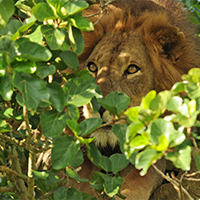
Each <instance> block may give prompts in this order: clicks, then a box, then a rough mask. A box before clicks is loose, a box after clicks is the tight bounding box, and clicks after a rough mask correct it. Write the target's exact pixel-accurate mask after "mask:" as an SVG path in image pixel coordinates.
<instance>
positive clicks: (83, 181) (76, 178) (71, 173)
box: [66, 168, 88, 183]
mask: <svg viewBox="0 0 200 200" xmlns="http://www.w3.org/2000/svg"><path fill="white" fill-rule="evenodd" d="M66 176H69V177H70V178H73V179H75V180H77V181H80V182H82V183H87V182H88V179H86V178H81V177H80V176H79V175H78V174H77V173H75V172H74V171H73V170H71V169H69V168H67V169H66Z"/></svg>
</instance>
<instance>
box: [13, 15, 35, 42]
mask: <svg viewBox="0 0 200 200" xmlns="http://www.w3.org/2000/svg"><path fill="white" fill-rule="evenodd" d="M35 22H36V19H35V17H34V16H31V17H29V18H28V19H26V20H25V21H24V23H23V25H22V26H21V27H19V29H18V30H17V32H16V33H15V34H14V35H13V36H12V37H11V38H10V39H11V40H13V41H15V40H16V39H17V38H18V37H19V36H20V34H22V33H24V32H25V31H27V30H28V29H29V28H30V27H31V26H33V24H35Z"/></svg>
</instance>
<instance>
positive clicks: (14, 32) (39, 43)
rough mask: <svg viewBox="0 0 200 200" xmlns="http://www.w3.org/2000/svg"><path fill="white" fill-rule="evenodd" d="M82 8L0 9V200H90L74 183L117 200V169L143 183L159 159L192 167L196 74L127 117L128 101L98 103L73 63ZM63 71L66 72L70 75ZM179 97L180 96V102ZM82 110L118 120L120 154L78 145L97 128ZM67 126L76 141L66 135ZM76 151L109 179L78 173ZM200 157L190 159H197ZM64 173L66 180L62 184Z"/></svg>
mask: <svg viewBox="0 0 200 200" xmlns="http://www.w3.org/2000/svg"><path fill="white" fill-rule="evenodd" d="M88 6H89V5H88V4H87V3H86V2H85V1H68V0H57V1H54V0H42V1H41V0H29V1H26V0H16V1H15V2H14V1H12V0H10V1H7V0H2V1H0V35H1V37H0V113H1V114H0V138H1V140H0V148H1V149H0V171H1V172H2V173H1V174H0V197H1V198H3V199H4V198H5V199H6V198H7V199H17V198H19V199H20V198H22V197H23V198H25V199H30V200H31V199H35V198H39V197H41V198H43V199H44V198H48V199H63V200H64V199H68V200H69V199H80V200H81V199H95V198H94V197H92V196H91V195H89V194H86V193H82V192H80V191H78V190H76V189H75V188H69V187H68V180H71V179H75V180H76V181H78V182H83V183H90V185H91V187H92V188H95V190H96V191H97V192H99V193H101V192H104V193H105V194H106V195H108V196H110V197H112V196H114V195H115V194H118V195H120V193H119V190H120V186H121V184H122V183H123V181H124V180H123V178H122V177H120V175H119V171H120V170H122V169H123V168H125V167H126V166H127V165H128V164H129V162H130V163H132V164H135V166H136V168H138V169H142V170H141V175H144V174H145V173H146V171H147V169H148V168H149V167H150V166H151V164H152V163H154V162H155V161H156V160H158V159H160V158H161V157H162V156H165V158H166V159H168V160H170V161H172V162H173V164H174V165H175V166H176V167H177V168H181V169H183V170H189V168H190V161H191V155H192V153H194V152H195V148H194V147H193V144H192V143H191V139H195V138H198V136H197V135H196V134H195V133H193V132H192V131H191V128H190V127H193V126H197V127H198V126H199V122H198V121H197V115H198V114H199V111H200V90H199V84H200V71H199V69H192V70H191V71H190V72H189V74H188V75H184V76H183V82H179V83H176V84H175V85H174V86H173V88H172V89H171V90H170V91H163V92H160V93H158V94H156V92H155V91H151V92H149V93H148V94H147V95H146V97H144V98H143V99H142V102H141V105H140V106H138V107H132V108H128V109H127V107H128V106H129V102H130V100H129V98H128V97H127V96H126V95H125V94H122V93H120V92H115V93H110V94H109V95H108V96H107V97H106V98H103V97H102V95H101V91H100V89H99V87H98V85H96V83H95V80H94V79H93V78H92V77H91V76H90V75H89V73H88V72H87V71H85V70H83V71H78V68H79V63H78V57H77V55H80V54H81V52H82V51H83V48H84V40H83V37H82V34H81V31H92V30H93V29H94V27H93V24H92V23H91V22H90V21H89V20H88V19H86V18H85V17H83V16H82V11H83V10H84V9H85V8H87V7H88ZM5 7H6V10H5ZM7 8H9V9H7ZM11 16H13V17H11ZM19 19H20V20H19ZM68 69H70V71H71V72H72V73H67V72H66V70H68ZM180 93H181V94H183V93H185V94H186V96H185V97H184V98H182V96H180ZM88 103H91V105H93V107H94V109H95V110H98V108H99V105H101V106H103V107H105V108H106V109H107V110H109V111H110V112H111V113H112V114H113V117H114V119H116V120H117V119H119V118H120V117H122V116H123V114H124V113H125V115H126V118H127V125H119V124H115V125H113V127H112V130H113V132H114V133H115V135H116V136H117V137H118V138H119V141H120V148H121V151H122V152H123V153H122V154H114V155H112V156H111V157H109V158H108V157H106V156H103V155H101V154H100V152H99V150H98V149H97V148H96V147H95V146H94V145H93V144H92V143H91V142H92V140H93V138H86V137H85V136H87V135H89V134H90V133H91V132H93V131H94V130H96V129H97V128H99V127H100V126H101V124H102V120H101V119H99V118H91V119H85V120H83V121H82V122H80V123H79V118H80V114H79V107H81V106H83V105H84V104H88ZM126 109H127V110H126ZM125 110H126V111H125ZM167 111H170V112H167ZM169 113H170V114H169ZM66 127H67V128H68V129H70V130H71V131H72V133H73V134H68V135H67V134H66V132H67V131H66ZM83 147H86V149H87V156H88V158H89V159H90V160H91V161H92V162H93V163H94V164H95V165H96V166H98V167H99V168H100V169H102V170H103V171H105V172H106V173H102V172H93V174H94V175H93V176H92V177H91V180H87V179H83V178H81V177H80V176H79V175H78V174H77V173H76V170H75V169H76V168H77V167H78V166H80V165H81V164H82V162H83V153H82V151H81V150H82V148H83ZM50 150H51V151H52V152H51V162H52V168H53V169H52V170H50V169H49V170H47V169H45V167H44V166H42V165H43V163H42V162H41V157H43V155H44V154H46V153H48V152H49V151H50ZM198 157H199V155H198V154H195V159H196V160H197V161H198ZM20 163H21V166H20ZM9 164H10V168H8V167H7V165H9ZM197 164H198V169H200V164H199V162H197ZM27 167H28V173H27V174H26V172H27ZM63 169H65V172H64V173H65V176H64V179H59V176H58V174H59V172H62V171H63ZM9 170H11V171H9ZM8 172H9V173H8ZM109 172H112V176H110V174H109ZM12 177H15V179H14V180H13V178H12ZM26 185H27V187H26ZM35 185H36V187H35ZM18 186H20V187H18ZM17 196H18V197H17Z"/></svg>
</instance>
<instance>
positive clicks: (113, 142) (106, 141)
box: [90, 126, 120, 156]
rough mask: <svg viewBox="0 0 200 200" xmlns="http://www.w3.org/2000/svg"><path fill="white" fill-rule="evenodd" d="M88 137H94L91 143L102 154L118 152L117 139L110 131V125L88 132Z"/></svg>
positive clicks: (107, 154)
mask: <svg viewBox="0 0 200 200" xmlns="http://www.w3.org/2000/svg"><path fill="white" fill-rule="evenodd" d="M90 137H95V139H94V141H93V143H94V144H95V146H96V147H98V149H99V150H100V151H101V153H102V154H103V155H106V156H110V155H112V154H113V153H120V150H119V140H118V138H117V136H116V135H115V134H114V133H113V132H112V127H111V126H107V127H103V128H100V129H98V130H96V131H94V132H93V133H91V134H90Z"/></svg>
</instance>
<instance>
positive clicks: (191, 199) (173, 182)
mask: <svg viewBox="0 0 200 200" xmlns="http://www.w3.org/2000/svg"><path fill="white" fill-rule="evenodd" d="M152 167H153V168H154V169H155V170H156V172H157V173H158V174H160V175H161V176H162V177H163V178H164V179H166V180H167V181H169V182H170V183H171V184H172V185H173V186H175V187H176V188H178V189H179V188H181V191H182V192H183V193H184V194H185V195H186V196H187V198H188V199H189V200H194V199H193V198H192V197H191V196H190V194H189V193H188V191H187V190H186V189H185V188H184V187H183V186H182V185H181V184H180V183H178V182H176V181H175V180H173V179H172V178H170V177H169V176H166V175H165V174H164V173H163V172H162V171H160V170H159V169H158V168H157V167H156V166H155V165H154V164H152Z"/></svg>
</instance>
